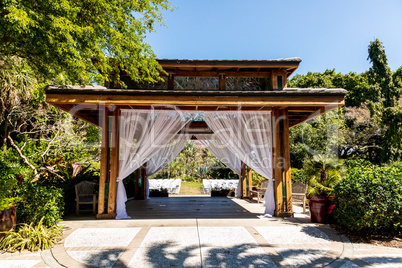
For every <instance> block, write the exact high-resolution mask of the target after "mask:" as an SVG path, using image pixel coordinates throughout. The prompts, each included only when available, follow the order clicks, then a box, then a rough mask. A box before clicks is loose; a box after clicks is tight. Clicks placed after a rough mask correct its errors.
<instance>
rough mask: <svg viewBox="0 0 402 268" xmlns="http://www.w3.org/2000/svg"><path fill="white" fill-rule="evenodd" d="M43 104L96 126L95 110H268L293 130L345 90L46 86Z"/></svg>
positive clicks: (338, 102)
mask: <svg viewBox="0 0 402 268" xmlns="http://www.w3.org/2000/svg"><path fill="white" fill-rule="evenodd" d="M45 91H46V95H47V102H48V103H49V104H52V105H54V106H56V107H59V108H61V109H63V110H65V111H68V112H69V111H71V110H73V108H74V107H78V106H79V105H81V108H80V109H79V110H77V111H75V112H74V114H75V115H76V116H78V117H80V118H82V119H84V120H86V121H89V122H91V123H93V124H96V125H100V122H99V112H100V111H99V109H100V108H99V106H100V105H118V106H119V107H120V108H121V109H172V108H174V109H181V110H199V111H200V112H201V111H211V110H271V109H272V108H281V109H286V110H287V111H288V113H289V120H290V121H289V122H290V126H291V127H293V126H296V125H298V124H301V123H303V122H305V121H307V120H309V119H312V118H314V117H316V116H318V115H321V114H323V113H325V112H327V111H329V110H333V109H336V108H337V107H340V106H342V105H344V97H345V95H346V93H347V91H346V90H344V89H340V88H331V89H327V88H285V89H283V90H274V91H229V90H224V91H222V90H167V89H164V90H139V89H111V88H106V87H103V86H85V87H80V86H47V87H46V89H45Z"/></svg>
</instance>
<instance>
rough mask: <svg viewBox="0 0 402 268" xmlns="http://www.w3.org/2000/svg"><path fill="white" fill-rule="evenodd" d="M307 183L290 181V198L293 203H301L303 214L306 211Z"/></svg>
mask: <svg viewBox="0 0 402 268" xmlns="http://www.w3.org/2000/svg"><path fill="white" fill-rule="evenodd" d="M306 193H307V185H305V184H303V183H301V182H294V183H292V199H293V204H301V205H303V214H305V213H306V195H307V194H306Z"/></svg>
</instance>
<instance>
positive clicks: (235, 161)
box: [197, 134, 241, 198]
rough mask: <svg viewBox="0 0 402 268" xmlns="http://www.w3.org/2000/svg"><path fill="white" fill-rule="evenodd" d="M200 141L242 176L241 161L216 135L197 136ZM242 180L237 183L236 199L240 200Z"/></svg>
mask: <svg viewBox="0 0 402 268" xmlns="http://www.w3.org/2000/svg"><path fill="white" fill-rule="evenodd" d="M197 139H198V141H199V142H200V143H201V144H203V145H204V146H205V147H206V148H207V149H208V150H209V151H210V152H211V153H212V154H213V155H214V156H215V157H216V158H218V159H219V160H220V161H221V162H222V163H223V164H225V165H226V166H227V167H228V168H230V169H231V170H232V171H234V172H235V173H237V174H238V175H239V176H240V175H241V161H240V159H239V158H238V157H236V155H235V154H234V153H232V151H231V150H229V148H228V147H227V146H226V144H225V143H224V142H222V141H221V140H220V139H219V137H218V136H217V135H215V134H197ZM240 196H241V189H240V179H239V180H238V182H237V187H236V198H240Z"/></svg>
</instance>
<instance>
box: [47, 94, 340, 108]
mask: <svg viewBox="0 0 402 268" xmlns="http://www.w3.org/2000/svg"><path fill="white" fill-rule="evenodd" d="M46 101H47V102H48V103H49V104H52V105H54V104H84V103H91V104H102V103H106V104H114V105H152V104H155V103H159V104H164V105H184V106H214V107H216V106H238V105H239V103H241V104H242V105H243V106H283V105H287V106H294V107H307V106H313V107H315V106H319V107H322V106H337V107H339V106H342V105H344V103H345V102H344V99H343V98H342V97H341V96H272V95H271V96H247V95H245V96H202V97H197V96H172V95H158V96H156V95H155V96H144V95H91V94H80V95H77V94H74V95H73V94H71V95H70V94H52V93H48V94H47V97H46Z"/></svg>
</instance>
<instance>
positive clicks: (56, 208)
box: [14, 182, 64, 226]
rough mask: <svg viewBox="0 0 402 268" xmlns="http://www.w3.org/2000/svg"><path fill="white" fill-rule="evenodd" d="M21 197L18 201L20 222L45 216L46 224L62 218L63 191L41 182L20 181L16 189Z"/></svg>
mask: <svg viewBox="0 0 402 268" xmlns="http://www.w3.org/2000/svg"><path fill="white" fill-rule="evenodd" d="M14 194H15V196H19V197H20V201H19V202H18V203H17V220H18V222H20V223H31V222H38V221H39V220H40V219H41V218H43V224H44V225H45V226H52V225H55V224H57V222H59V221H60V220H61V219H62V216H63V209H64V201H63V191H62V190H60V189H57V188H55V187H53V186H43V185H41V184H39V183H37V182H36V183H35V182H34V183H30V182H19V183H18V184H17V187H16V188H15V190H14Z"/></svg>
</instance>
